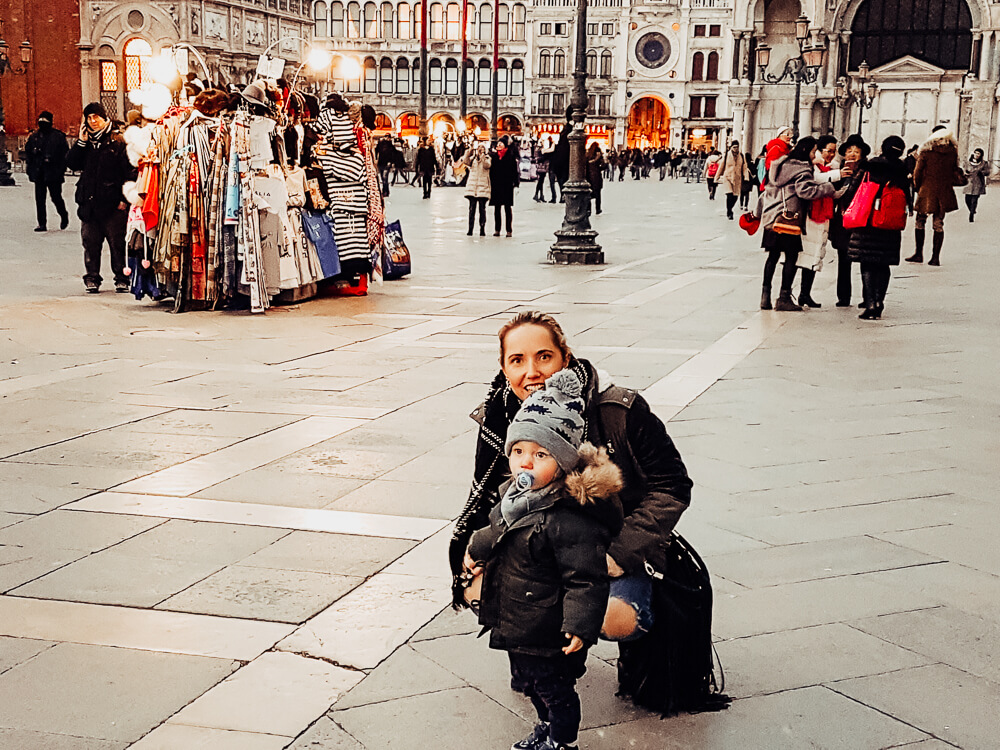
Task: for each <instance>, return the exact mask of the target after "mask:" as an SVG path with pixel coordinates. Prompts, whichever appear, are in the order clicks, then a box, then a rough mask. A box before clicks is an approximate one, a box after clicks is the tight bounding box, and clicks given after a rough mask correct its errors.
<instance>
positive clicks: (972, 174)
mask: <svg viewBox="0 0 1000 750" xmlns="http://www.w3.org/2000/svg"><path fill="white" fill-rule="evenodd" d="M965 176H966V177H968V178H969V184H968V185H966V186H965V191H964V192H965V205H966V206H967V207H968V209H969V221H970V222H973V221H975V220H976V209H978V208H979V196H981V195H986V180H987V178H988V177H989V176H990V163H989V162H988V161H986V155H985V154H984V153H983V150H982V149H981V148H977V149H976V150H975V151H973V152H972V155H971V156H970V157H969V160H968V161H967V162H966V163H965Z"/></svg>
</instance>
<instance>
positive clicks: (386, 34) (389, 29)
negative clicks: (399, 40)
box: [382, 3, 396, 39]
mask: <svg viewBox="0 0 1000 750" xmlns="http://www.w3.org/2000/svg"><path fill="white" fill-rule="evenodd" d="M395 36H396V28H395V24H393V22H392V3H382V38H383V39H393V38H395Z"/></svg>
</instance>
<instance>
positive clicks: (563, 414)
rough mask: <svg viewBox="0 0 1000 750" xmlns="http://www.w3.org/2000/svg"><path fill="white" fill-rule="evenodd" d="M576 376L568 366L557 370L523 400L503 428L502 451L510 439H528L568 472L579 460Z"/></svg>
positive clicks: (579, 414) (580, 408)
mask: <svg viewBox="0 0 1000 750" xmlns="http://www.w3.org/2000/svg"><path fill="white" fill-rule="evenodd" d="M580 393H581V385H580V379H579V378H578V377H577V376H576V374H575V373H573V371H572V370H560V371H559V372H557V373H556V374H555V375H553V376H552V377H550V378H549V379H548V380H547V381H545V387H544V388H541V389H539V390H537V391H535V392H534V393H532V394H531V395H529V396H528V398H526V399H525V400H524V403H523V404H521V409H520V410H519V411H518V412H517V415H516V416H515V417H514V421H513V422H511V424H510V427H509V428H508V429H507V442H506V443H505V445H504V453H505V454H506V455H508V456H509V455H510V451H511V448H512V447H513V446H514V443H517V442H520V441H522V440H530V441H531V442H533V443H538V445H540V446H542V447H543V448H545V449H546V450H548V451H549V452H550V453H551V454H552V457H553V458H555V460H556V463H557V464H559V468H560V469H562V470H563V471H566V472H569V471H572V470H573V469H575V468H576V465H577V463H578V461H579V450H580V443H581V442H582V441H583V427H584V422H583V407H584V404H583V399H582V398H581V397H580Z"/></svg>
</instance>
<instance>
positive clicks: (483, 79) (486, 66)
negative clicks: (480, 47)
mask: <svg viewBox="0 0 1000 750" xmlns="http://www.w3.org/2000/svg"><path fill="white" fill-rule="evenodd" d="M476 72H477V73H478V76H477V77H476V93H477V94H479V95H480V96H489V95H490V88H491V87H490V83H491V82H492V80H491V76H492V71H491V70H490V61H489V60H487V59H486V58H485V57H484V58H483V59H482V60H480V61H479V68H478V69H477V71H476Z"/></svg>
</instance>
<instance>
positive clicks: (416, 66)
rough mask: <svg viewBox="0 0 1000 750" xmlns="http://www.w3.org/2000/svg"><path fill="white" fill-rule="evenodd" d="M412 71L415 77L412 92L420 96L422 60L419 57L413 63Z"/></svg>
mask: <svg viewBox="0 0 1000 750" xmlns="http://www.w3.org/2000/svg"><path fill="white" fill-rule="evenodd" d="M410 70H411V72H412V73H413V76H412V78H411V80H412V81H413V86H412V87H411V88H410V90H411V91H412V92H413V93H414V94H419V93H420V58H419V57H418V58H416V59H415V60H414V61H413V67H412V68H411V69H410Z"/></svg>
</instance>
